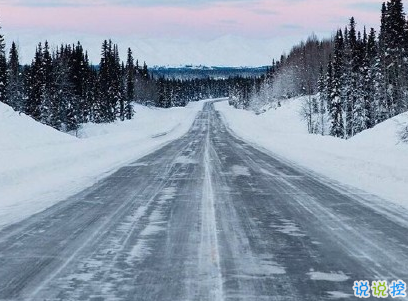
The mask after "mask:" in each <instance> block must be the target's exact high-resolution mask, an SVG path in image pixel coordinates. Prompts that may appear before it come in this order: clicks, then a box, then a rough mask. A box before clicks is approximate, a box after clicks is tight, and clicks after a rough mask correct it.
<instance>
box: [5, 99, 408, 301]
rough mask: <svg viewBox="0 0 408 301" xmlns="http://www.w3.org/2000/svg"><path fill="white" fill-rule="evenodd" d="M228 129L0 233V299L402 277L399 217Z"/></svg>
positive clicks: (231, 291) (212, 121)
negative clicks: (242, 138) (246, 140)
mask: <svg viewBox="0 0 408 301" xmlns="http://www.w3.org/2000/svg"><path fill="white" fill-rule="evenodd" d="M374 198H375V197H374V196H371V195H368V194H364V193H362V192H360V191H352V190H350V189H349V188H345V187H342V186H341V185H338V184H335V183H331V182H330V181H328V180H327V179H320V178H319V177H317V176H316V175H314V174H312V173H309V172H306V171H304V170H302V169H300V168H297V167H296V166H294V165H291V164H290V163H285V162H283V161H282V160H278V159H277V158H274V157H273V156H271V155H268V154H266V153H264V152H261V151H260V150H257V149H255V148H254V147H252V146H251V145H249V144H247V143H245V142H243V141H241V140H239V139H237V138H236V137H234V136H233V135H232V134H231V133H230V132H229V131H228V129H227V128H226V127H225V125H224V124H223V121H222V120H221V118H220V116H219V114H218V112H216V111H215V110H214V107H213V104H212V103H206V104H205V106H204V109H203V111H202V112H200V113H199V114H198V115H197V117H196V120H195V122H194V124H193V126H192V128H191V129H190V131H189V132H188V134H186V135H185V136H183V137H182V138H181V139H178V140H176V141H174V142H172V143H170V144H168V145H167V146H165V147H163V148H162V149H160V150H158V151H156V152H154V153H152V154H150V155H148V156H146V157H144V158H142V159H141V160H139V161H137V162H134V164H131V165H129V166H126V167H123V168H122V169H120V170H119V171H118V172H116V173H115V174H113V175H111V176H109V177H108V178H106V179H104V180H103V181H101V182H99V183H98V184H96V185H94V186H93V187H92V188H89V189H87V190H85V191H83V192H81V193H80V194H78V195H76V196H74V197H71V198H70V199H68V200H66V201H64V202H60V203H59V204H57V205H55V206H54V207H51V208H50V209H48V210H46V211H44V212H42V213H40V214H37V215H34V216H32V217H31V218H29V219H26V220H25V221H23V222H20V223H18V224H14V225H13V226H10V227H8V228H5V229H4V230H3V231H1V232H0V300H143V301H149V300H161V301H165V300H169V301H170V300H171V301H178V300H180V301H181V300H211V301H218V300H332V299H335V298H338V299H343V300H344V299H354V297H352V295H353V289H352V286H353V282H354V281H355V280H370V281H372V280H388V281H391V280H397V279H402V280H405V281H406V282H407V280H408V222H407V221H408V214H407V213H406V212H403V211H400V212H393V211H392V209H389V210H385V209H384V208H382V209H381V210H383V211H381V210H376V208H375V207H373V206H368V205H365V204H368V203H369V202H370V199H374Z"/></svg>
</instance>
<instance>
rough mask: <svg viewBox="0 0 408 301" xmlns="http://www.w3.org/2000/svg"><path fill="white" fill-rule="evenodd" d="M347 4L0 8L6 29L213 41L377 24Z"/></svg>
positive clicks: (267, 1)
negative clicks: (349, 24) (348, 24)
mask: <svg viewBox="0 0 408 301" xmlns="http://www.w3.org/2000/svg"><path fill="white" fill-rule="evenodd" d="M353 2H355V1H351V0H338V1H334V0H332V1H322V0H307V1H276V0H263V1H255V2H248V3H241V2H240V4H237V3H233V2H228V3H227V2H226V3H216V4H213V5H206V6H201V7H171V6H156V7H136V6H83V7H75V6H68V7H24V6H10V5H9V6H2V7H1V21H2V25H3V27H5V28H8V29H12V30H15V29H32V30H41V31H48V32H52V33H55V32H85V33H95V34H102V35H106V36H115V35H130V34H134V35H142V36H169V37H181V36H191V37H214V36H220V35H225V34H233V35H244V36H251V37H274V36H285V35H287V34H297V35H308V34H309V33H311V32H313V31H315V32H316V31H317V32H332V31H334V30H335V29H336V28H337V27H339V26H341V27H343V26H344V25H345V23H346V22H347V20H348V18H349V17H350V16H352V15H354V16H355V17H356V19H357V22H358V24H360V25H363V24H367V25H368V26H369V27H370V26H378V23H379V17H380V16H379V15H380V6H381V4H380V3H378V12H376V11H364V10H358V9H355V8H352V7H351V6H350V5H351V4H352V3H353Z"/></svg>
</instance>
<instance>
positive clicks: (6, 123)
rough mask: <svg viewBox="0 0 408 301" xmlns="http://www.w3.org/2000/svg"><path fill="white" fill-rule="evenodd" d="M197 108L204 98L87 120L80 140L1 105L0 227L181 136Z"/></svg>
mask: <svg viewBox="0 0 408 301" xmlns="http://www.w3.org/2000/svg"><path fill="white" fill-rule="evenodd" d="M201 108H202V102H201V103H191V104H189V105H188V106H187V107H186V108H172V109H153V108H152V109H151V108H147V107H142V106H136V107H135V110H136V115H135V118H134V119H133V120H131V121H126V122H116V123H112V124H106V125H95V124H88V125H86V126H85V127H84V128H83V129H81V130H80V132H79V136H80V137H82V139H79V138H75V137H73V136H71V135H68V134H64V133H61V132H58V131H56V130H54V129H52V128H50V127H47V126H45V125H42V124H40V123H37V122H36V121H34V120H33V119H31V118H30V117H28V116H26V115H24V114H21V115H20V114H18V113H17V112H15V111H13V110H12V109H11V108H10V107H9V106H7V105H5V104H2V103H0V191H1V194H0V227H2V226H4V225H6V224H10V223H12V222H16V221H18V220H21V219H23V218H24V217H27V216H29V215H31V214H33V213H35V212H38V211H41V210H43V209H45V208H47V207H49V206H51V205H53V204H55V203H56V202H58V201H61V200H63V199H65V198H66V197H68V196H69V195H72V194H74V193H76V192H79V191H81V190H82V189H84V188H85V187H87V186H90V185H92V184H94V183H95V182H96V181H98V180H99V179H100V178H101V177H104V176H106V175H108V174H110V173H112V172H113V171H115V170H116V169H117V168H119V167H120V166H121V165H123V164H125V163H127V162H130V161H133V160H136V159H138V158H140V157H142V156H143V155H145V154H147V153H149V152H151V151H152V150H154V149H157V148H158V147H160V146H161V145H163V144H164V143H167V142H169V141H171V140H173V139H176V138H178V137H180V136H181V135H183V134H185V133H186V132H187V130H188V129H189V127H190V126H191V124H192V122H193V120H194V117H195V115H196V112H197V111H199V110H200V109H201ZM50 187H51V189H50Z"/></svg>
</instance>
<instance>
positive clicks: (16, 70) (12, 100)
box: [7, 42, 23, 112]
mask: <svg viewBox="0 0 408 301" xmlns="http://www.w3.org/2000/svg"><path fill="white" fill-rule="evenodd" d="M7 82H8V88H7V99H8V103H9V104H10V106H11V107H13V109H14V110H16V111H19V112H21V111H22V110H23V95H22V92H23V87H22V84H23V83H22V79H21V67H20V62H19V58H18V51H17V46H16V43H14V42H13V43H12V44H11V48H10V52H9V60H8V64H7Z"/></svg>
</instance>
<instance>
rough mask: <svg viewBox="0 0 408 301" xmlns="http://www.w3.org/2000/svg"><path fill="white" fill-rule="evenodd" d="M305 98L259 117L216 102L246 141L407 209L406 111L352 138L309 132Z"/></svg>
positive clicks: (229, 123)
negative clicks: (402, 134) (402, 135)
mask: <svg viewBox="0 0 408 301" xmlns="http://www.w3.org/2000/svg"><path fill="white" fill-rule="evenodd" d="M301 105H302V98H295V99H291V100H287V101H284V102H283V103H282V107H279V108H277V109H271V110H269V111H267V112H266V113H264V114H260V115H256V114H254V113H253V112H251V111H245V110H237V109H234V108H233V107H230V106H229V105H228V103H227V102H221V103H217V104H216V109H217V110H220V111H221V113H222V115H223V116H224V119H225V120H226V122H227V123H228V125H229V127H230V128H231V129H232V130H233V131H234V132H235V133H236V134H237V135H238V136H240V137H242V138H244V139H245V140H247V141H249V142H251V143H253V144H255V145H258V146H260V147H262V148H265V149H267V150H269V151H271V152H273V153H275V154H277V155H279V156H281V157H283V158H287V159H289V160H290V161H292V162H294V163H296V164H298V165H301V166H303V167H306V168H308V169H311V170H313V171H315V172H318V173H319V174H322V175H324V176H327V177H329V178H331V179H334V180H337V181H339V182H342V183H345V184H347V185H350V186H353V187H356V188H359V189H362V190H364V191H366V192H368V193H372V194H375V195H378V196H380V197H381V198H384V199H386V200H389V201H391V202H393V203H395V204H397V206H398V205H402V206H405V207H406V208H408V143H403V142H401V141H400V138H399V132H400V130H401V129H402V128H403V127H404V126H406V125H407V124H408V113H404V114H401V115H398V116H396V117H394V118H392V119H390V120H387V121H385V122H384V123H381V124H379V125H377V126H376V127H374V128H373V129H370V130H367V131H364V132H362V133H360V134H358V135H356V136H355V137H353V138H352V139H349V140H342V139H337V138H334V137H330V136H320V135H310V134H308V132H307V127H306V122H305V121H304V120H302V117H301V114H300V111H301Z"/></svg>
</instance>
